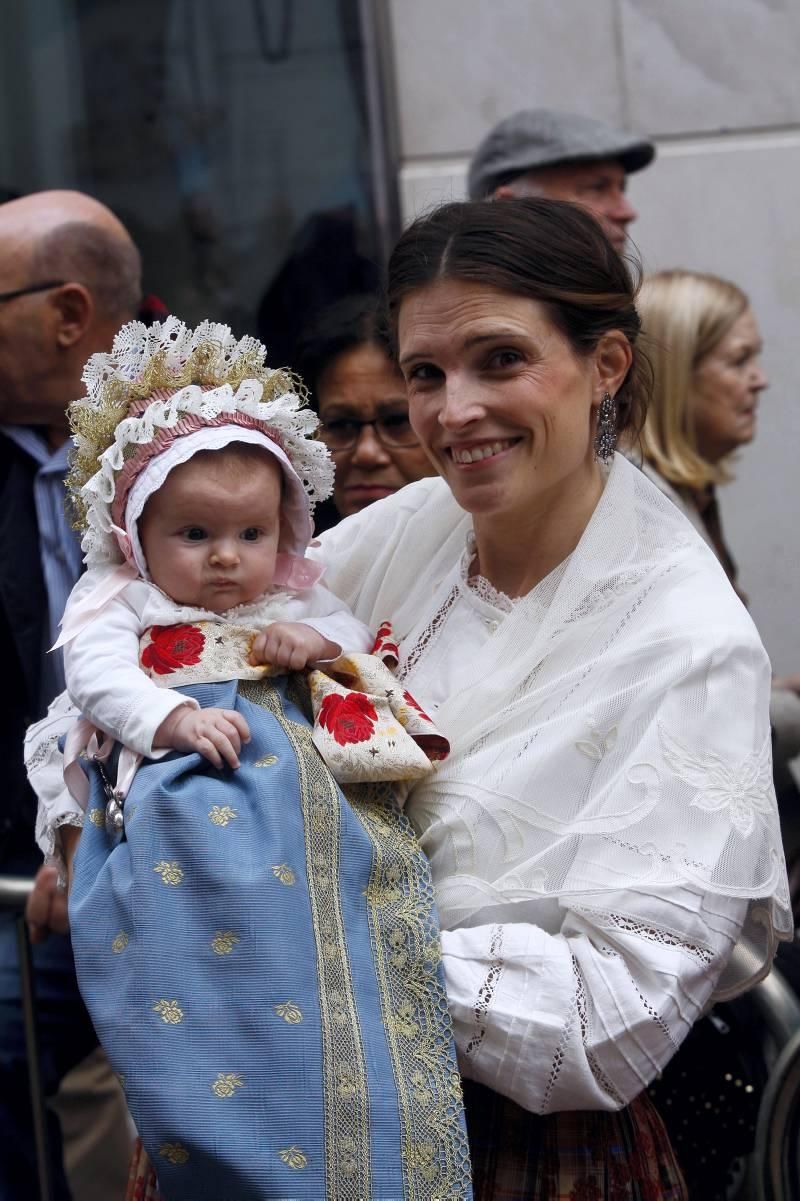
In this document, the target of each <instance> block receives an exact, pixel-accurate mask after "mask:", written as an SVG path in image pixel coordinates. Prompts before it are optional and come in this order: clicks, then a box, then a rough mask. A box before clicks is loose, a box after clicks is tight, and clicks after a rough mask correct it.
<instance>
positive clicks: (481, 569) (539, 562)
mask: <svg viewBox="0 0 800 1201" xmlns="http://www.w3.org/2000/svg"><path fill="white" fill-rule="evenodd" d="M604 487H605V477H604V476H603V475H602V474H601V472H600V471H595V472H593V473H592V476H591V479H590V481H589V482H588V484H587V486H586V487H585V488H574V489H572V490H571V491H570V493H569V494H568V495H567V496H564V495H563V494H561V493H559V494H558V495H557V496H556V495H549V496H544V497H542V498H541V500H540V503H539V504H537V505H536V506H535V508H534V507H530V508H529V509H528V510H527V511H526V512H525V513H524V514H519V513H514V514H512V513H502V514H497V513H491V514H480V513H478V514H476V515H475V520H474V523H473V527H474V530H475V542H476V550H477V567H476V568H475V570H476V571H477V572H478V573H479V574H480V575H482V576H484V577H485V578H486V579H487V580H489V582H490V583H491V584H492V585H493V586H494V587H495V588H497V589H498V590H499V591H500V592H504V593H505V594H506V596H510V597H517V596H525V595H526V594H527V593H528V592H530V591H531V589H532V588H535V587H536V585H537V584H539V583H541V581H542V580H543V579H544V578H545V576H548V575H549V574H550V572H551V571H553V569H554V568H556V567H558V565H559V563H563V561H564V559H566V558H567V556H568V555H570V554H571V553H572V551H573V550H574V549H575V547H576V546H577V545H578V543H579V542H580V540H581V536H582V535H583V531H584V530H585V529H586V527H587V525H588V524H589V521H590V519H591V516H592V514H593V513H594V511H595V509H596V507H597V503H598V501H599V500H600V497H601V496H602V494H603V488H604Z"/></svg>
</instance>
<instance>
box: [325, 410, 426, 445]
mask: <svg viewBox="0 0 800 1201" xmlns="http://www.w3.org/2000/svg"><path fill="white" fill-rule="evenodd" d="M366 425H371V426H372V428H373V430H374V431H375V437H376V438H377V439H378V441H379V442H380V443H381V445H382V446H388V447H394V448H395V449H396V450H402V449H404V448H405V447H410V446H418V445H419V439H418V438H417V435H416V434H415V433H414V430H413V429H412V427H411V422H410V421H409V420H408V414H407V413H387V414H386V416H385V417H375V418H374V419H373V420H372V421H361V420H359V419H358V418H357V417H335V418H334V419H333V420H332V421H323V422H321V423H320V427H319V436H320V438H321V439H322V441H323V442H324V443H325V445H326V446H327V447H328V449H329V450H332V451H336V450H352V449H353V448H354V447H355V446H356V445H357V443H358V440H359V438H360V437H361V431H362V430H363V428H364V426H366Z"/></svg>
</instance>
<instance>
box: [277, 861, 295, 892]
mask: <svg viewBox="0 0 800 1201" xmlns="http://www.w3.org/2000/svg"><path fill="white" fill-rule="evenodd" d="M272 874H273V876H275V877H276V879H278V880H280V882H281V884H286V885H287V887H288V885H290V884H294V882H295V874H294V872H293V871H292V869H291V868H290V867H289V864H288V863H276V864H275V865H274V866H273V868H272Z"/></svg>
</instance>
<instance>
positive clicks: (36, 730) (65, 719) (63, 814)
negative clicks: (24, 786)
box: [25, 692, 83, 862]
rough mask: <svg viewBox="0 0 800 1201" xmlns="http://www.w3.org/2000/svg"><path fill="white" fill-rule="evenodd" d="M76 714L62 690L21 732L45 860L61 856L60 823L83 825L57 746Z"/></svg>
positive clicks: (81, 815) (77, 716) (74, 720)
mask: <svg viewBox="0 0 800 1201" xmlns="http://www.w3.org/2000/svg"><path fill="white" fill-rule="evenodd" d="M79 717H80V713H79V712H78V710H77V709H76V708H75V706H74V705H73V704H72V702H71V701H70V699H69V695H68V694H67V693H66V692H62V693H61V694H60V695H59V696H57V697H56V699H55V700H54V701H53V702H52V704H51V705H50V707H49V709H48V710H47V713H46V714H45V716H44V717H43V718H42V719H41V720H40V721H37V722H35V723H34V725H32V726H29V727H28V730H27V732H26V734H25V767H26V768H27V771H28V780H29V782H30V785H31V788H32V789H33V791H34V792H35V794H36V800H37V802H38V807H37V812H36V841H37V843H38V844H39V848H40V849H41V852H42V854H43V855H44V857H45V860H46V861H47V862H50V861H52V860H54V859H55V860H60V858H61V854H60V845H59V840H58V831H59V830H60V829H61V827H62V826H82V825H83V809H82V808H81V807H80V805H79V804H78V802H77V801H76V800H75V798H74V797H73V796H72V795H71V793H70V792H69V790H68V788H67V786H66V784H65V783H64V756H63V754H62V753H61V749H60V747H59V742H60V740H61V739H62V738H65V737H66V735H67V734H68V732H69V730H70V729H71V727H72V726H73V724H74V723H75V722H76V721H77V720H78V718H79Z"/></svg>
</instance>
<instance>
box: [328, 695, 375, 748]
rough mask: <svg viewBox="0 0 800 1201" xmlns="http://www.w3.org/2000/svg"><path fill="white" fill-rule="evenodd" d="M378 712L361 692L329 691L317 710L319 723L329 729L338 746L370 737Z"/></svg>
mask: <svg viewBox="0 0 800 1201" xmlns="http://www.w3.org/2000/svg"><path fill="white" fill-rule="evenodd" d="M377 720H378V714H377V712H376V711H375V707H374V705H373V704H372V702H371V701H370V699H369V697H367V696H365V695H364V693H363V692H348V694H347V695H346V696H339V694H338V693H335V692H334V693H331V694H330V696H326V697H325V699H324V701H323V702H322V705H321V707H320V711H319V724H320V725H321V726H322V728H323V730H329V731H330V732H331V734H332V735H333V737H334V738H335V739H336V741H337V742H338V743H339V746H345V745H346V744H347V743H348V742H366V741H367V739H368V738H371V737H372V731H373V730H374V728H375V722H376V721H377Z"/></svg>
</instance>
